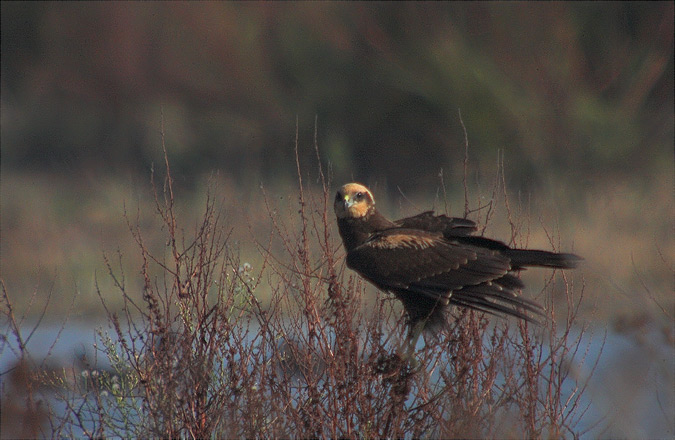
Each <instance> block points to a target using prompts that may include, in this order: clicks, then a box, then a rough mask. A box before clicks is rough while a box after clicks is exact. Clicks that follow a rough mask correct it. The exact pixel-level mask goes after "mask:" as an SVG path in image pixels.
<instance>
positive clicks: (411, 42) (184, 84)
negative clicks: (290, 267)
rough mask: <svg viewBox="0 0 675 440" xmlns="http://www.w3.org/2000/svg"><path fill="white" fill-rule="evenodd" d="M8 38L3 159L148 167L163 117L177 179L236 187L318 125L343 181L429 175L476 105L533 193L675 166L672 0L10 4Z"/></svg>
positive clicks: (75, 166) (309, 138) (430, 178)
mask: <svg viewBox="0 0 675 440" xmlns="http://www.w3.org/2000/svg"><path fill="white" fill-rule="evenodd" d="M1 42H2V75H1V81H2V162H3V167H11V168H38V169H44V168H48V169H56V170H58V171H64V172H68V173H77V172H78V171H77V170H79V169H82V168H83V167H87V168H89V169H101V170H106V171H112V172H114V171H115V170H118V169H132V170H133V169H138V170H147V167H148V166H149V164H150V163H151V162H153V161H155V162H157V161H159V160H160V154H161V150H160V148H159V145H160V142H161V141H160V138H159V127H160V119H161V116H160V114H161V113H162V112H163V114H164V120H165V127H166V134H167V136H166V139H167V147H168V149H169V151H170V154H171V156H172V160H173V161H174V166H175V167H176V168H177V170H176V171H177V173H179V174H183V175H185V176H195V175H198V174H199V173H201V172H204V171H208V170H211V169H214V168H216V169H220V170H223V171H224V172H225V173H227V174H228V175H230V176H231V177H232V178H233V179H234V180H235V181H246V180H242V179H250V178H251V177H253V178H256V179H257V178H260V177H263V176H287V175H292V174H293V173H294V163H293V144H294V139H295V131H296V121H297V124H298V132H299V140H300V146H301V147H302V150H303V153H302V154H303V155H305V156H306V157H307V156H310V155H313V154H314V152H313V151H312V143H313V136H314V130H315V118H316V120H317V123H316V127H317V135H318V144H319V147H320V149H321V150H322V154H323V156H324V159H325V160H326V161H327V162H329V163H330V164H331V167H332V172H333V174H334V177H335V179H337V180H338V181H342V180H348V179H358V180H362V181H364V182H366V183H371V184H372V183H373V181H379V182H381V183H383V184H389V185H392V186H395V185H400V184H402V183H403V182H405V183H406V184H407V185H408V188H411V189H412V188H415V187H417V186H421V187H424V186H428V185H429V184H430V182H434V181H435V180H436V179H437V178H436V176H437V174H438V171H439V170H440V169H441V168H443V169H444V170H450V172H452V171H453V170H454V171H457V170H460V169H461V166H462V157H463V154H464V133H463V130H462V127H461V121H460V118H459V111H461V115H462V120H463V122H464V123H465V125H466V129H467V132H468V135H469V139H470V143H471V149H472V150H471V151H472V157H473V158H474V159H477V160H483V161H496V158H497V153H496V152H497V150H499V149H501V150H504V152H505V156H506V158H507V161H508V168H509V171H510V175H511V176H514V178H515V180H516V182H515V183H519V184H525V183H527V184H536V183H537V182H540V181H542V180H545V179H547V178H548V176H549V175H553V176H555V175H565V176H567V177H568V178H569V179H570V180H577V181H578V182H579V183H581V184H583V183H585V182H587V181H588V180H589V179H590V180H592V179H595V178H605V177H612V178H618V179H621V178H622V177H623V176H624V175H628V174H636V170H645V172H644V175H645V176H648V175H649V171H648V170H650V169H652V168H653V167H655V166H658V165H659V163H663V162H668V161H669V160H672V152H673V150H672V149H673V2H635V3H631V2H621V3H605V2H598V3H576V2H569V3H568V2H556V3H537V2H533V3H511V2H506V3H502V2H495V3H492V2H487V3H483V2H479V3H465V2H457V3H454V2H453V3H387V4H384V3H285V2H284V3H276V2H273V3H239V2H209V3H182V2H180V3H178V2H177V3H174V2H171V3H135V2H130V3H127V2H120V3H118V2H113V3H107V2H102V3H37V2H36V3H33V2H20V3H19V2H16V3H15V2H2V40H1ZM446 172H447V171H446ZM637 174H640V173H639V172H638V173H637ZM187 179H188V180H189V177H188V178H187ZM247 182H248V181H247Z"/></svg>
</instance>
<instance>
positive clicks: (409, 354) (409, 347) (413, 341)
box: [397, 319, 427, 369]
mask: <svg viewBox="0 0 675 440" xmlns="http://www.w3.org/2000/svg"><path fill="white" fill-rule="evenodd" d="M426 323H427V320H426V319H421V320H419V321H417V322H415V323H414V324H412V325H411V326H410V331H409V332H408V337H407V338H406V340H405V342H404V343H403V344H401V345H400V346H399V349H398V352H397V356H398V357H399V358H400V359H401V361H402V363H404V364H405V363H409V364H410V368H411V369H416V368H417V367H418V366H419V362H417V359H416V358H415V346H416V345H417V341H418V340H419V338H420V336H421V335H422V331H423V330H424V326H425V325H426Z"/></svg>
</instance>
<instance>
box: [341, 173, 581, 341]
mask: <svg viewBox="0 0 675 440" xmlns="http://www.w3.org/2000/svg"><path fill="white" fill-rule="evenodd" d="M334 209H335V214H336V216H337V223H338V228H339V231H340V236H341V237H342V242H343V244H344V247H345V250H346V251H347V258H346V260H347V266H348V267H349V268H351V269H353V270H354V271H356V272H358V273H359V274H360V275H361V276H363V277H364V278H365V279H367V280H368V281H370V282H371V283H373V284H374V285H375V286H377V287H378V288H379V289H381V290H384V291H388V292H391V293H393V294H394V295H395V296H396V297H397V298H398V299H399V300H401V302H402V303H403V306H404V308H405V311H406V312H407V315H408V320H409V324H410V331H411V336H413V335H414V338H415V339H417V337H418V336H419V334H420V333H421V331H422V330H430V329H434V328H436V327H438V326H440V325H442V324H443V323H444V322H445V316H444V312H445V310H446V309H447V308H448V305H449V304H452V305H455V306H460V307H468V308H471V309H476V310H480V311H484V312H488V313H492V314H506V315H512V316H516V317H518V318H521V319H525V320H528V321H530V320H534V318H532V314H541V313H542V311H541V310H542V309H541V307H540V306H539V305H538V304H537V303H535V302H534V301H531V300H528V299H526V298H523V297H520V296H518V295H517V294H516V292H518V291H520V290H521V289H522V288H523V287H524V286H523V283H522V281H521V280H520V279H519V278H518V277H517V276H516V272H517V271H519V270H522V269H524V268H526V267H529V266H538V267H551V268H560V269H571V268H574V267H576V266H577V264H578V263H579V261H580V260H582V258H580V257H578V256H577V255H574V254H564V253H554V252H548V251H540V250H528V249H513V248H511V247H509V246H507V245H506V244H504V243H502V242H500V241H496V240H491V239H489V238H485V237H481V236H475V235H472V234H473V233H474V232H475V231H476V230H477V228H476V224H475V223H474V222H473V221H471V220H468V219H465V218H453V217H447V216H445V215H434V212H433V211H427V212H423V213H421V214H419V215H416V216H414V217H408V218H404V219H401V220H397V221H390V220H388V219H386V218H385V217H384V216H383V215H382V214H380V213H379V212H378V211H377V210H376V209H375V199H374V198H373V194H372V193H371V192H370V190H368V188H366V187H365V186H363V185H361V184H358V183H348V184H346V185H344V186H342V187H341V188H340V189H339V190H338V192H337V195H336V196H335V203H334Z"/></svg>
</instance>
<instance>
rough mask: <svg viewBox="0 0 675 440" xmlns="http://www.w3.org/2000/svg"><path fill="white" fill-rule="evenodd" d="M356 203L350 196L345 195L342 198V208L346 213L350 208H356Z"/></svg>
mask: <svg viewBox="0 0 675 440" xmlns="http://www.w3.org/2000/svg"><path fill="white" fill-rule="evenodd" d="M354 203H355V202H354V199H353V198H352V197H350V195H349V194H345V195H344V196H343V197H342V207H343V208H344V210H345V212H346V211H347V210H349V208H351V207H352V206H354Z"/></svg>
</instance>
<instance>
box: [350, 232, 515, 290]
mask: <svg viewBox="0 0 675 440" xmlns="http://www.w3.org/2000/svg"><path fill="white" fill-rule="evenodd" d="M347 264H348V265H349V266H350V267H351V268H352V269H354V270H356V271H357V272H359V273H360V274H361V275H363V276H364V277H366V278H368V279H369V280H371V281H373V282H374V283H375V284H377V285H379V286H381V287H383V288H385V289H409V290H411V291H418V292H419V293H426V294H429V295H434V296H444V295H445V294H448V293H449V292H450V291H453V290H456V289H461V288H462V287H465V286H467V285H478V284H480V283H483V282H486V281H492V280H495V279H498V278H500V277H502V276H504V275H505V274H506V273H507V272H508V271H509V269H510V263H509V260H508V258H505V257H503V256H501V255H499V254H498V253H497V252H494V251H491V250H486V249H481V248H477V247H472V246H466V245H462V244H458V243H454V242H452V241H448V240H446V239H444V238H443V237H442V236H441V235H440V234H434V233H430V232H426V231H418V230H413V229H400V228H396V229H391V230H387V231H382V232H380V233H378V234H375V235H374V236H373V237H371V239H370V240H368V241H366V242H365V243H364V244H362V245H361V246H358V247H356V248H355V249H353V250H352V251H350V252H349V254H348V255H347Z"/></svg>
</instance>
